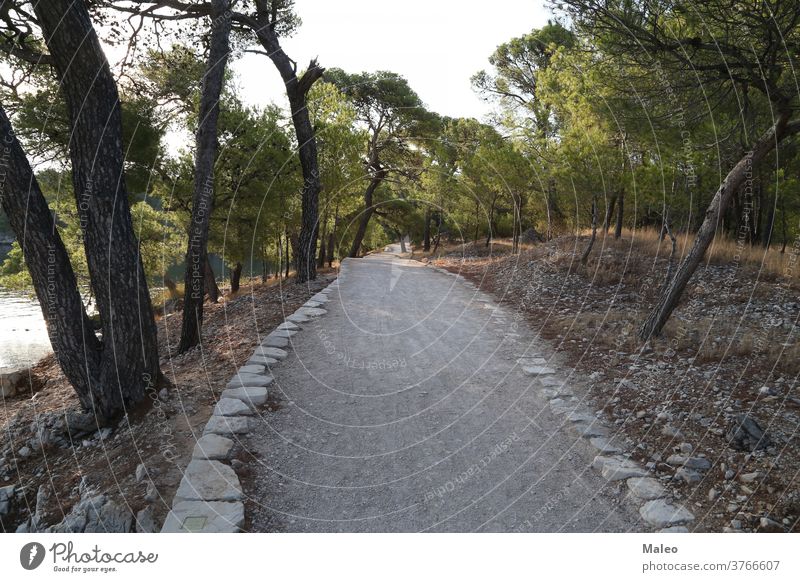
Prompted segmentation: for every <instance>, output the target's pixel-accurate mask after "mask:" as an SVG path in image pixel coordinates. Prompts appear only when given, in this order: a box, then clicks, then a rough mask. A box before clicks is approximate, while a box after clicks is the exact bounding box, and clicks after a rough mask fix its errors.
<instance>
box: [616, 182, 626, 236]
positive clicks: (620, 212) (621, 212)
mask: <svg viewBox="0 0 800 582" xmlns="http://www.w3.org/2000/svg"><path fill="white" fill-rule="evenodd" d="M624 218H625V188H620V190H619V194H618V195H617V224H616V228H615V229H614V238H616V239H618V238H620V237H621V236H622V220H623V219H624Z"/></svg>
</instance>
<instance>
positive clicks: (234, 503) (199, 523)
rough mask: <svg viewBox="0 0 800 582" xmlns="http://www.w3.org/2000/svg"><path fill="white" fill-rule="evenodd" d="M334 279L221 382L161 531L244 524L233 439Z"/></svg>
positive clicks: (222, 529) (243, 430)
mask: <svg viewBox="0 0 800 582" xmlns="http://www.w3.org/2000/svg"><path fill="white" fill-rule="evenodd" d="M338 286H339V280H338V279H334V281H333V282H332V283H331V284H329V285H328V286H327V287H325V288H324V289H322V290H321V291H320V292H319V293H317V294H316V295H314V296H313V297H311V299H309V300H308V301H307V302H306V303H305V304H304V305H303V306H302V307H300V308H299V309H298V310H297V311H295V312H294V313H293V314H292V315H290V316H289V317H287V318H286V321H284V322H283V323H281V324H280V325H279V326H278V327H276V328H275V329H274V330H273V331H272V333H270V334H268V335H267V336H266V337H265V338H264V340H263V341H262V342H261V344H260V345H259V346H258V347H256V349H255V351H254V352H253V355H252V356H251V357H250V359H249V360H248V361H247V363H246V364H245V365H244V366H242V367H241V368H239V370H238V372H237V373H236V374H234V376H233V378H231V380H230V381H229V382H228V384H227V385H226V386H225V390H224V391H223V392H222V394H221V395H220V399H219V400H218V401H217V404H216V405H215V406H214V412H213V413H212V415H211V418H210V419H209V420H208V423H207V424H206V426H205V429H204V430H203V436H202V437H201V438H200V439H198V441H197V443H196V444H195V446H194V451H193V452H192V460H191V461H190V462H189V465H188V466H187V467H186V470H185V471H184V474H183V478H182V479H181V483H180V485H179V486H178V490H177V492H176V493H175V498H174V499H173V500H172V509H171V511H170V512H169V514H168V515H167V519H166V520H165V521H164V526H163V527H162V528H161V532H162V533H182V532H202V533H235V532H239V531H241V529H242V527H243V526H244V519H245V516H244V493H243V491H242V485H241V483H240V482H239V477H238V476H237V475H236V472H235V471H234V470H233V468H232V467H231V466H230V461H231V455H232V453H233V449H234V440H235V439H236V438H238V437H239V436H241V435H244V434H247V433H248V432H250V429H251V417H252V416H253V415H254V414H255V412H256V410H257V409H258V408H259V407H261V406H263V405H264V404H266V402H267V396H268V387H269V385H270V384H272V382H273V381H274V380H273V377H272V368H273V367H275V366H276V365H277V364H278V363H279V362H280V361H281V360H283V359H285V358H286V356H287V355H288V352H287V351H286V350H288V349H291V347H292V341H290V340H291V338H292V337H293V336H294V335H295V334H297V333H298V332H299V331H301V329H302V328H301V327H300V325H299V324H302V323H306V322H308V321H310V320H311V319H313V318H316V317H320V316H322V315H325V314H326V313H327V311H326V310H325V309H323V307H322V306H323V305H324V304H325V303H327V302H328V301H329V297H328V294H329V293H330V292H331V291H332V290H334V289H336V288H338Z"/></svg>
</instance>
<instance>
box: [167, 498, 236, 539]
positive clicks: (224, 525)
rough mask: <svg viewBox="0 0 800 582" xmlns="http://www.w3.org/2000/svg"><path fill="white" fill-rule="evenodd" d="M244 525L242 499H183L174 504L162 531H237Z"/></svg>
mask: <svg viewBox="0 0 800 582" xmlns="http://www.w3.org/2000/svg"><path fill="white" fill-rule="evenodd" d="M243 526H244V504H243V503H242V502H241V501H181V502H179V503H176V504H175V505H173V507H172V511H170V512H169V514H168V515H167V519H166V521H164V527H162V528H161V533H184V532H198V533H236V532H238V531H240V530H241V528H242V527H243Z"/></svg>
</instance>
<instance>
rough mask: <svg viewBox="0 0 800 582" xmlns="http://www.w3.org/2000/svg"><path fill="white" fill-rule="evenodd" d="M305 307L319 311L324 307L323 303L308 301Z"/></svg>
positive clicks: (304, 304)
mask: <svg viewBox="0 0 800 582" xmlns="http://www.w3.org/2000/svg"><path fill="white" fill-rule="evenodd" d="M303 307H307V308H309V309H319V308H320V307H322V303H320V302H319V301H306V302H305V303H303Z"/></svg>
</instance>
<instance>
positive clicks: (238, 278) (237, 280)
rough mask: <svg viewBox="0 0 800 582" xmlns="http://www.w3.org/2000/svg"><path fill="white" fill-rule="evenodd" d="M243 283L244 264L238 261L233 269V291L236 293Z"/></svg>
mask: <svg viewBox="0 0 800 582" xmlns="http://www.w3.org/2000/svg"><path fill="white" fill-rule="evenodd" d="M241 283H242V264H241V263H238V262H237V263H236V265H234V267H233V270H232V271H231V293H236V292H237V291H238V290H239V287H240V286H241Z"/></svg>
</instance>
